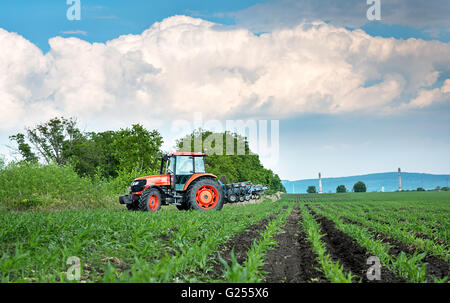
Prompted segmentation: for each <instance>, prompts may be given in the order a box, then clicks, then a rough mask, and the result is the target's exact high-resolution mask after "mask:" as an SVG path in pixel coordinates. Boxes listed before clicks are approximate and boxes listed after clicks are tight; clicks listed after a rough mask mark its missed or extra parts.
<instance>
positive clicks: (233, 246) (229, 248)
mask: <svg viewBox="0 0 450 303" xmlns="http://www.w3.org/2000/svg"><path fill="white" fill-rule="evenodd" d="M276 217H277V216H276V215H271V216H269V217H267V218H264V219H263V220H261V221H259V222H257V223H255V224H253V225H251V226H249V227H248V228H247V229H246V231H244V232H242V233H238V234H236V235H235V236H233V237H232V238H231V239H230V240H228V241H227V242H226V243H224V244H223V245H221V246H219V248H218V249H217V251H218V253H219V254H220V257H221V258H222V259H223V260H225V261H226V262H227V263H228V265H229V266H231V264H232V262H231V252H233V254H234V256H235V258H236V261H237V262H239V264H242V263H244V262H245V260H246V259H247V252H248V250H249V249H250V247H251V246H252V244H253V241H254V240H258V239H260V238H261V234H262V233H263V232H264V231H265V230H266V227H267V224H268V223H269V222H270V221H271V220H273V219H275V218H276ZM213 263H214V265H213V270H212V271H211V272H208V273H207V275H208V277H209V278H210V279H213V280H217V279H221V278H222V275H223V271H224V269H225V267H224V266H223V264H222V263H221V262H220V261H219V258H218V257H216V259H215V260H214V262H213Z"/></svg>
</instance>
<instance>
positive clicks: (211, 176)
mask: <svg viewBox="0 0 450 303" xmlns="http://www.w3.org/2000/svg"><path fill="white" fill-rule="evenodd" d="M205 177H209V178H214V179H217V176H216V175H213V174H193V175H192V176H191V177H190V178H189V180H188V181H187V182H186V184H185V185H184V188H183V190H187V189H188V187H189V185H191V183H192V182H194V181H195V180H197V179H200V178H205Z"/></svg>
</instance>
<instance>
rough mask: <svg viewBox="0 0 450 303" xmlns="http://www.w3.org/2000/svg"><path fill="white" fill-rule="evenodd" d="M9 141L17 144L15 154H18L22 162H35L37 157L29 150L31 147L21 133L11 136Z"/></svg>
mask: <svg viewBox="0 0 450 303" xmlns="http://www.w3.org/2000/svg"><path fill="white" fill-rule="evenodd" d="M9 140H11V141H15V142H16V144H17V153H19V154H20V155H21V157H22V160H23V161H26V162H37V161H38V157H37V156H36V154H35V153H34V152H33V151H32V150H31V146H30V145H29V144H28V143H27V142H25V135H24V134H22V133H18V134H15V135H12V136H9Z"/></svg>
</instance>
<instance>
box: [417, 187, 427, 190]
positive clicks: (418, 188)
mask: <svg viewBox="0 0 450 303" xmlns="http://www.w3.org/2000/svg"><path fill="white" fill-rule="evenodd" d="M417 191H425V189H424V188H423V187H417Z"/></svg>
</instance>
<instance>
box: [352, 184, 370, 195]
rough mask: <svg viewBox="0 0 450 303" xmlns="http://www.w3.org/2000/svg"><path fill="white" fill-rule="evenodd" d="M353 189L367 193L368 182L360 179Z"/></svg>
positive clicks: (356, 191)
mask: <svg viewBox="0 0 450 303" xmlns="http://www.w3.org/2000/svg"><path fill="white" fill-rule="evenodd" d="M353 191H354V192H355V193H365V192H366V191H367V187H366V184H364V182H362V181H358V182H356V183H355V185H353Z"/></svg>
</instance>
